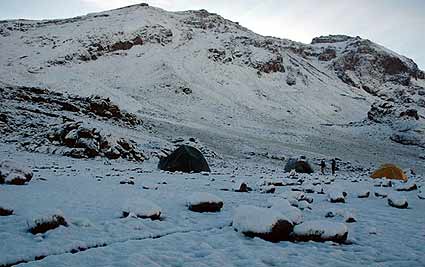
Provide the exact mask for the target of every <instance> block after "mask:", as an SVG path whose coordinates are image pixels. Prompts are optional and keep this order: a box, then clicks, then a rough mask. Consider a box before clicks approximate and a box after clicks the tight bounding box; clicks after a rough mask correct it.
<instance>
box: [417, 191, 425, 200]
mask: <svg viewBox="0 0 425 267" xmlns="http://www.w3.org/2000/svg"><path fill="white" fill-rule="evenodd" d="M418 198H419V199H425V191H422V189H421V190H419V192H418Z"/></svg>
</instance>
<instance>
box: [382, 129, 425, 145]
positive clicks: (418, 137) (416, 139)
mask: <svg viewBox="0 0 425 267" xmlns="http://www.w3.org/2000/svg"><path fill="white" fill-rule="evenodd" d="M390 139H391V140H392V141H394V142H396V143H399V144H402V145H411V146H419V147H423V148H425V139H424V138H423V134H422V133H420V132H416V131H408V132H394V133H393V134H392V135H391V136H390Z"/></svg>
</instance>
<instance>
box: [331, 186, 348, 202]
mask: <svg viewBox="0 0 425 267" xmlns="http://www.w3.org/2000/svg"><path fill="white" fill-rule="evenodd" d="M328 200H329V201H330V202H331V203H345V196H344V192H343V191H340V190H336V189H332V190H330V191H329V193H328Z"/></svg>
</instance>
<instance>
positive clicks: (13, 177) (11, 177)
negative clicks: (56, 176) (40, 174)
mask: <svg viewBox="0 0 425 267" xmlns="http://www.w3.org/2000/svg"><path fill="white" fill-rule="evenodd" d="M32 177H33V172H32V171H31V169H29V168H27V167H25V166H22V165H21V164H19V163H17V162H14V161H11V160H4V161H2V162H0V184H12V185H24V184H26V183H28V182H29V181H31V179H32Z"/></svg>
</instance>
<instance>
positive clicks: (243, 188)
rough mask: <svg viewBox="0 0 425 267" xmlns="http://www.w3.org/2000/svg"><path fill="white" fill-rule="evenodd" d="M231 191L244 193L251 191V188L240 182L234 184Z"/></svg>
mask: <svg viewBox="0 0 425 267" xmlns="http://www.w3.org/2000/svg"><path fill="white" fill-rule="evenodd" d="M233 191H235V192H242V193H246V192H249V191H252V188H251V187H249V186H248V184H247V183H246V182H245V181H243V180H241V181H238V182H236V183H235V185H234V186H233Z"/></svg>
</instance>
